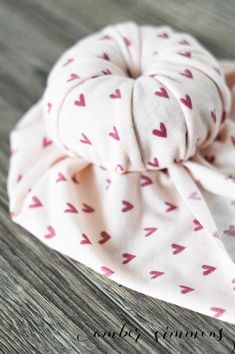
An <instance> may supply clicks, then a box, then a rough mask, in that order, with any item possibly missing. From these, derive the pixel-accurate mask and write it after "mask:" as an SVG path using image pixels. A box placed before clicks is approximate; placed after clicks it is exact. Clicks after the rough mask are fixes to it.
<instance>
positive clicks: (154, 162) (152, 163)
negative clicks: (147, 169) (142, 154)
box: [148, 157, 159, 167]
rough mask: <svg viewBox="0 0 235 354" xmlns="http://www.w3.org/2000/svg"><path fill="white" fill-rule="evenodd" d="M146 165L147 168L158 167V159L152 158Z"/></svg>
mask: <svg viewBox="0 0 235 354" xmlns="http://www.w3.org/2000/svg"><path fill="white" fill-rule="evenodd" d="M148 165H149V166H153V167H159V162H158V159H157V158H156V157H154V158H153V159H152V161H149V162H148Z"/></svg>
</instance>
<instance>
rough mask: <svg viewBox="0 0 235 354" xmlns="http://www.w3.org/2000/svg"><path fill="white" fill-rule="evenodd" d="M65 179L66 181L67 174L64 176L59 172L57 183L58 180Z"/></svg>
mask: <svg viewBox="0 0 235 354" xmlns="http://www.w3.org/2000/svg"><path fill="white" fill-rule="evenodd" d="M63 181H66V178H65V176H64V175H63V174H62V173H61V172H59V173H58V177H57V180H56V183H57V182H63Z"/></svg>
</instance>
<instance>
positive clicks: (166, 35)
mask: <svg viewBox="0 0 235 354" xmlns="http://www.w3.org/2000/svg"><path fill="white" fill-rule="evenodd" d="M158 37H160V38H163V39H167V38H169V35H168V34H167V33H165V32H163V33H160V34H159V35H158Z"/></svg>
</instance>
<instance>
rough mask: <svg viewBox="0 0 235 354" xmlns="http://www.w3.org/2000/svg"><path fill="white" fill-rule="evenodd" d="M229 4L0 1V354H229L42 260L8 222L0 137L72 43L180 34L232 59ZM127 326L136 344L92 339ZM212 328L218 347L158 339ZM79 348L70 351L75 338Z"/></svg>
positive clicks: (76, 269)
mask: <svg viewBox="0 0 235 354" xmlns="http://www.w3.org/2000/svg"><path fill="white" fill-rule="evenodd" d="M234 18H235V4H234V1H233V0H226V1H223V2H222V1H219V0H214V1H213V0H207V1H202V0H198V1H194V2H188V1H186V0H179V1H177V3H176V1H174V0H165V1H163V0H160V1H154V0H135V1H132V0H125V1H124V0H120V1H115V0H97V1H95V0H93V1H92V0H79V1H77V0H66V1H65V0H56V1H55V0H0V50H1V55H0V112H1V114H0V311H1V316H0V353H4V354H15V353H20V354H22V353H23V354H29V353H30V354H31V353H40V354H41V353H49V354H58V353H63V354H67V353H69V354H71V353H72V354H73V353H85V354H86V353H93V352H94V353H200V354H204V353H224V354H225V353H226V354H227V353H229V352H231V350H232V348H233V346H232V339H234V330H235V326H233V325H230V324H227V323H223V322H220V321H218V320H215V319H211V318H208V317H207V316H203V315H199V314H197V313H194V312H192V311H188V310H186V309H182V308H179V307H178V306H175V305H171V304H167V303H165V302H163V301H158V300H156V299H153V298H150V297H147V296H144V295H142V294H139V293H136V292H134V291H132V290H129V289H126V288H124V287H123V286H119V285H118V284H116V283H113V282H111V281H110V280H107V279H105V278H103V277H101V276H100V275H98V274H96V273H94V272H93V271H91V270H89V269H88V268H86V267H85V266H83V265H81V264H78V263H76V262H75V261H73V260H71V259H69V258H67V257H64V256H63V255H60V254H58V253H57V252H55V251H53V250H50V249H49V248H47V247H46V246H44V245H42V244H41V243H40V242H39V241H38V240H36V239H35V238H33V237H32V236H31V235H30V234H29V233H27V232H26V231H24V230H22V229H21V228H20V227H18V226H17V225H14V224H13V223H12V222H11V221H10V220H9V217H8V199H7V194H6V178H7V173H8V161H9V140H8V135H9V132H10V130H11V129H12V128H13V126H14V125H15V123H16V122H17V120H18V119H19V118H20V117H21V115H22V114H23V113H24V112H25V110H26V109H28V108H29V107H30V106H31V105H32V104H33V103H34V102H35V101H36V100H37V99H38V98H39V97H40V95H41V94H42V92H43V89H44V85H45V80H46V76H47V73H48V72H49V70H50V68H51V66H52V64H53V63H54V61H55V60H56V59H57V58H58V56H59V55H60V54H61V53H62V52H63V51H64V50H65V49H66V48H68V47H69V46H70V45H72V44H73V43H74V42H75V41H76V40H78V39H79V38H82V37H83V36H85V35H87V34H89V33H91V32H93V31H96V30H99V29H100V28H102V27H103V26H105V25H107V24H108V23H116V22H121V21H126V20H129V19H131V20H134V21H137V22H138V23H140V24H152V25H161V24H169V25H171V26H172V27H174V28H176V29H179V30H183V31H190V32H191V33H192V34H194V35H195V36H196V37H197V38H198V39H199V40H200V41H201V42H202V43H203V44H204V45H206V46H207V47H208V49H209V50H211V51H212V52H213V53H214V54H215V55H217V56H219V57H223V58H225V57H231V58H232V57H235V37H234V32H235V22H234ZM124 323H127V327H128V328H129V329H133V330H134V329H135V328H137V329H138V331H139V332H140V334H141V335H140V338H139V340H138V342H137V343H135V341H134V340H133V339H132V338H127V337H125V338H123V339H121V338H119V337H114V338H109V337H104V338H94V336H92V334H93V332H94V330H99V331H100V333H101V332H102V330H107V331H114V330H116V331H120V329H121V327H122V325H123V324H124ZM167 327H168V328H169V332H168V333H170V331H171V330H172V331H176V330H178V331H180V330H182V331H186V330H193V331H195V330H198V331H200V330H202V331H204V332H206V333H208V332H210V331H217V332H218V330H219V329H221V328H222V333H223V337H222V340H221V341H216V339H215V338H209V337H208V336H206V335H205V337H204V338H203V337H200V336H198V338H197V339H190V338H170V337H169V336H167V337H166V339H163V338H161V339H160V340H159V343H156V342H155V341H154V331H157V330H158V331H160V332H161V333H163V332H164V331H165V330H166V329H167ZM78 334H80V335H83V336H85V335H88V336H90V338H89V340H87V341H82V342H78V340H77V335H78Z"/></svg>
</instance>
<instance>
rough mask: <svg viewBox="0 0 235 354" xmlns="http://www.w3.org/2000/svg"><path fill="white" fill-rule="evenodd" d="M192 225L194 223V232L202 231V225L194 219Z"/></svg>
mask: <svg viewBox="0 0 235 354" xmlns="http://www.w3.org/2000/svg"><path fill="white" fill-rule="evenodd" d="M193 223H194V225H195V227H194V231H199V230H202V229H203V226H202V224H201V223H200V222H199V221H198V220H196V219H194V220H193Z"/></svg>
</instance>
